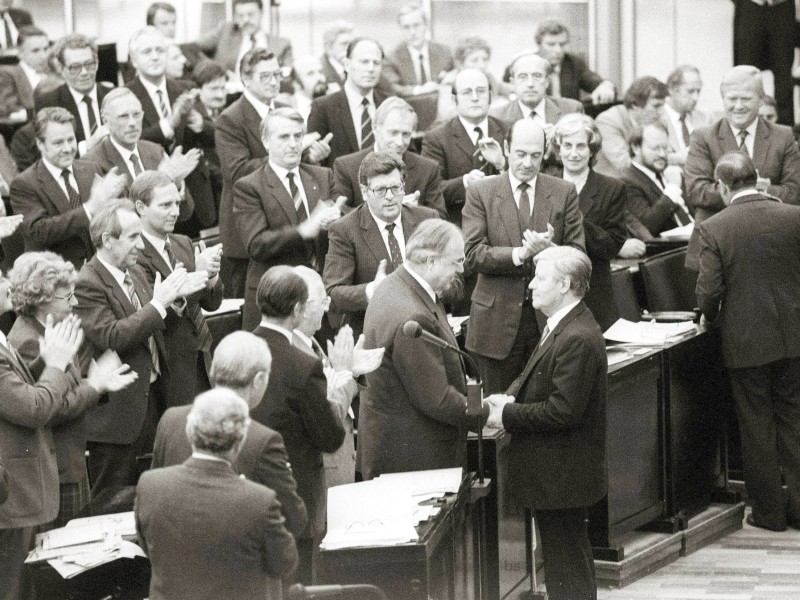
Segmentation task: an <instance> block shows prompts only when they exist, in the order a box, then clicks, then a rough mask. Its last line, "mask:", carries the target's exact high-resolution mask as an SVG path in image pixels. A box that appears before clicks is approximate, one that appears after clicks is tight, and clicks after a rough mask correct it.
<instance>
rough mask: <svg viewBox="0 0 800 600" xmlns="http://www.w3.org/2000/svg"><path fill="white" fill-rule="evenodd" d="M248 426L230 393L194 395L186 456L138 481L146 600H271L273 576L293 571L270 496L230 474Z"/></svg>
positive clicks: (243, 406)
mask: <svg viewBox="0 0 800 600" xmlns="http://www.w3.org/2000/svg"><path fill="white" fill-rule="evenodd" d="M248 421H249V419H248V407H247V403H246V402H245V401H244V400H242V399H241V398H240V397H239V396H237V395H236V393H235V392H233V391H231V390H227V389H224V388H221V389H215V390H211V391H209V392H205V393H203V394H201V395H200V396H198V397H197V399H196V400H195V401H194V405H193V406H192V409H191V411H190V412H189V416H188V417H187V428H186V429H187V432H186V433H187V435H188V436H189V439H190V441H191V444H192V456H191V457H190V458H189V459H188V460H186V462H184V463H183V464H181V465H176V466H172V467H166V468H164V469H152V470H150V471H147V472H146V473H144V474H143V475H142V478H141V481H140V482H139V485H138V486H137V488H136V507H135V514H136V531H137V533H138V535H139V539H140V540H141V542H142V547H143V548H144V549H145V552H147V554H148V556H149V557H150V563H151V565H152V569H153V576H152V578H151V581H150V597H152V598H188V597H191V598H197V599H198V600H201V599H202V600H212V599H216V598H230V599H231V600H245V599H249V598H272V597H274V596H272V595H271V594H270V588H271V587H272V586H273V585H274V581H273V578H281V577H283V576H288V575H289V574H290V573H291V572H292V570H293V569H294V568H295V566H296V565H297V549H296V547H295V543H294V539H293V538H292V534H291V533H289V531H287V529H286V526H285V520H284V518H283V516H282V515H281V510H280V509H281V506H280V503H279V502H278V500H277V498H276V494H275V492H274V491H273V490H271V489H269V488H268V487H266V486H263V485H260V484H258V483H255V482H252V481H248V480H247V479H242V478H241V477H239V475H238V474H237V473H236V471H234V469H233V466H232V465H233V463H234V462H235V461H236V457H237V456H238V454H239V452H240V451H241V449H242V446H243V445H244V443H245V438H246V436H247V430H248ZM187 500H191V501H190V502H187ZM198 523H202V526H201V527H198ZM189 532H191V534H189Z"/></svg>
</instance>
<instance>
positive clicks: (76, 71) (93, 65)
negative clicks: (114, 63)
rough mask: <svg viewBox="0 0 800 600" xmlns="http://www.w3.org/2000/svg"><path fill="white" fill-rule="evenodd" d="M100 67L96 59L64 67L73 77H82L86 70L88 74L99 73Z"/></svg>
mask: <svg viewBox="0 0 800 600" xmlns="http://www.w3.org/2000/svg"><path fill="white" fill-rule="evenodd" d="M99 67H100V61H98V60H97V59H96V58H93V59H92V60H87V61H86V62H82V63H73V64H71V65H64V69H66V71H67V72H68V73H69V74H70V75H72V76H73V77H75V76H77V75H80V74H81V72H83V70H84V69H86V72H87V73H97V69H98V68H99Z"/></svg>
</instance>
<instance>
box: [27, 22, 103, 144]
mask: <svg viewBox="0 0 800 600" xmlns="http://www.w3.org/2000/svg"><path fill="white" fill-rule="evenodd" d="M53 52H54V54H55V56H56V59H57V62H58V68H59V74H60V75H61V77H63V78H64V82H65V83H63V84H62V85H60V86H58V87H57V88H55V89H54V90H51V91H49V92H47V93H45V94H42V95H41V96H40V98H39V101H38V102H37V104H36V106H37V108H38V109H41V108H45V107H47V106H60V107H62V108H66V109H67V110H68V111H69V112H70V113H72V116H73V117H74V118H75V138H76V140H77V142H78V156H83V155H84V154H86V153H87V152H88V151H89V149H91V148H92V147H93V146H94V145H95V144H97V143H98V142H99V141H100V140H102V139H103V137H104V136H105V135H106V134H107V133H108V130H107V129H106V128H105V127H103V126H102V122H101V120H100V104H101V102H103V98H105V95H106V94H107V93H108V92H109V91H110V90H111V88H112V87H113V86H112V85H111V84H109V83H106V82H105V81H102V82H100V83H98V82H97V67H98V64H99V63H98V60H97V44H95V43H94V40H92V39H91V38H88V37H86V36H85V35H82V34H80V33H72V34H70V35H67V36H64V37H62V38H61V39H60V40H58V41H57V42H56V45H55V48H54V50H53Z"/></svg>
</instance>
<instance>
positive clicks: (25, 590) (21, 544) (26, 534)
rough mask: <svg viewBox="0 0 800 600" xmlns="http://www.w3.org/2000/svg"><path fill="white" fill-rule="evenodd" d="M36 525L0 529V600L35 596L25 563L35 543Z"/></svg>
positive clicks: (16, 599) (17, 599)
mask: <svg viewBox="0 0 800 600" xmlns="http://www.w3.org/2000/svg"><path fill="white" fill-rule="evenodd" d="M35 530H36V528H35V527H17V528H14V529H0V600H28V599H29V598H32V597H33V589H32V585H31V582H30V578H29V577H27V576H25V574H24V573H23V563H24V562H25V558H27V556H28V552H29V551H30V549H31V546H32V545H33V534H34V532H35Z"/></svg>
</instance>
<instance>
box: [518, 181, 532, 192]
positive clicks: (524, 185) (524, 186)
mask: <svg viewBox="0 0 800 600" xmlns="http://www.w3.org/2000/svg"><path fill="white" fill-rule="evenodd" d="M529 187H531V186H530V185H528V182H526V181H523V182H522V183H520V184H519V187H517V189H518V190H519V193H520V194H524V193H526V192H527V191H528V188H529Z"/></svg>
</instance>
